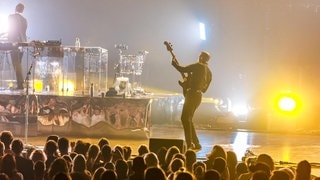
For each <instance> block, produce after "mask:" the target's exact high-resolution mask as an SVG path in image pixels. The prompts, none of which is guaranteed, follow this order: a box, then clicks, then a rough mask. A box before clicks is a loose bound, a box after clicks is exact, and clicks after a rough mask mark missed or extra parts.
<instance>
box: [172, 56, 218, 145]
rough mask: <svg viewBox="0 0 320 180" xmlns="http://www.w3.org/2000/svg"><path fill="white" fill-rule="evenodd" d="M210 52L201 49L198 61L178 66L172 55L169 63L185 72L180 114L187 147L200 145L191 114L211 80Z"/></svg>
mask: <svg viewBox="0 0 320 180" xmlns="http://www.w3.org/2000/svg"><path fill="white" fill-rule="evenodd" d="M209 60H210V54H209V53H208V52H205V51H202V52H201V53H200V55H199V58H198V62H196V63H194V64H190V65H187V66H180V65H179V63H178V61H177V59H176V57H175V56H173V57H172V62H171V64H172V65H173V66H174V67H175V68H176V69H177V70H178V71H179V72H180V73H187V74H189V76H188V77H187V78H186V79H187V81H188V82H184V83H186V84H187V87H186V93H185V100H184V105H183V109H182V114H181V122H182V125H183V129H184V134H185V140H186V144H187V148H188V149H194V150H200V149H201V145H200V142H199V139H198V136H197V134H196V131H195V128H194V125H193V122H192V120H193V115H194V112H195V111H196V109H197V108H198V107H199V105H200V103H201V100H202V93H204V92H206V91H207V89H208V87H209V85H210V83H211V80H212V72H211V70H210V68H209V66H208V61H209Z"/></svg>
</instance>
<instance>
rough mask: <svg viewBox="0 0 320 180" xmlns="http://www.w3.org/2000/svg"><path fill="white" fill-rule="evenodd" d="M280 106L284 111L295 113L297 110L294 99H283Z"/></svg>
mask: <svg viewBox="0 0 320 180" xmlns="http://www.w3.org/2000/svg"><path fill="white" fill-rule="evenodd" d="M278 105H279V108H280V109H281V110H283V111H293V110H294V109H295V108H296V101H295V100H294V99H293V98H292V97H283V98H281V99H280V100H279V104H278Z"/></svg>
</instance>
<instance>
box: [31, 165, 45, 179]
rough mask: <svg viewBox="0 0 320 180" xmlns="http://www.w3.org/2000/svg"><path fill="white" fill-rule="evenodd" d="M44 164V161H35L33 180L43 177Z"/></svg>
mask: <svg viewBox="0 0 320 180" xmlns="http://www.w3.org/2000/svg"><path fill="white" fill-rule="evenodd" d="M45 172H46V164H45V163H44V161H37V162H35V163H34V178H35V180H38V179H39V180H40V179H43V178H44V177H45Z"/></svg>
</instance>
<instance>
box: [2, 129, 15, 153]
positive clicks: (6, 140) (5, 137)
mask: <svg viewBox="0 0 320 180" xmlns="http://www.w3.org/2000/svg"><path fill="white" fill-rule="evenodd" d="M0 141H1V142H3V144H4V147H5V150H6V149H10V144H11V142H12V141H13V134H12V132H11V131H2V132H1V134H0Z"/></svg>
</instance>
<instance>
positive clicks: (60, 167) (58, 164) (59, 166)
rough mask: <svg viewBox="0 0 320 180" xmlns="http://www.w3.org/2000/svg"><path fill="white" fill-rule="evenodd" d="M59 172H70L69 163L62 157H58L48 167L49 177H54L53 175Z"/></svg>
mask: <svg viewBox="0 0 320 180" xmlns="http://www.w3.org/2000/svg"><path fill="white" fill-rule="evenodd" d="M59 172H64V173H67V174H68V173H69V169H68V164H67V162H66V160H65V159H63V158H62V157H58V158H56V159H55V160H54V161H53V162H52V163H51V165H50V167H49V169H48V178H49V179H52V178H53V176H54V175H55V174H57V173H59Z"/></svg>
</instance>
